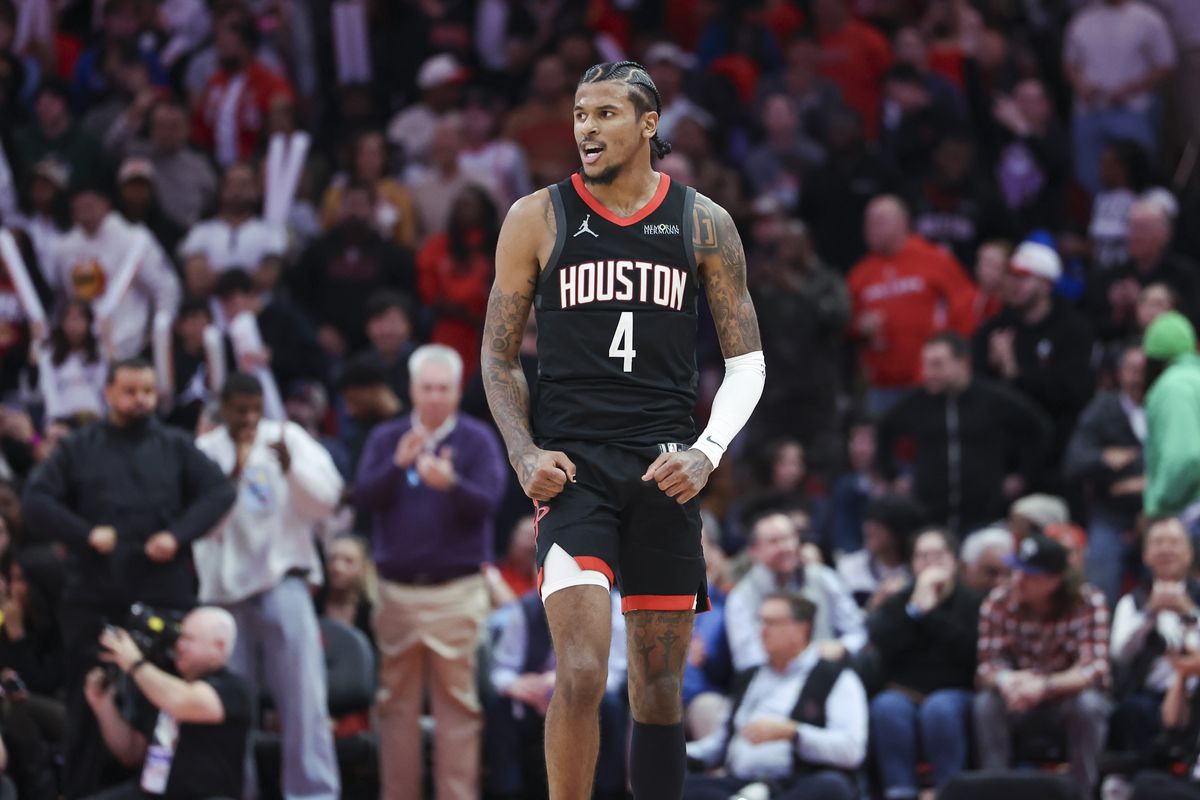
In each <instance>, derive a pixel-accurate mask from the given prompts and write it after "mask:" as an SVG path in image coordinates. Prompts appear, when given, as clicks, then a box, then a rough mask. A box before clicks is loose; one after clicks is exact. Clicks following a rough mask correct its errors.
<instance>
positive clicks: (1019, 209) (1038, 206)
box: [984, 78, 1071, 233]
mask: <svg viewBox="0 0 1200 800" xmlns="http://www.w3.org/2000/svg"><path fill="white" fill-rule="evenodd" d="M984 111H985V112H986V113H987V114H990V115H991V118H992V120H994V122H993V126H994V127H995V128H996V133H995V135H994V139H995V147H996V149H997V151H998V152H997V153H996V154H995V158H994V164H995V169H994V176H995V179H996V183H997V184H998V185H999V188H1000V193H1001V195H1002V196H1003V197H1004V201H1005V204H1006V205H1007V206H1008V209H1009V211H1010V212H1011V213H1012V214H1013V215H1014V216H1015V217H1016V220H1017V230H1018V231H1020V232H1021V233H1027V232H1029V231H1031V230H1033V229H1035V228H1047V229H1049V230H1052V231H1056V230H1060V229H1061V228H1062V222H1063V217H1064V216H1065V207H1064V206H1065V200H1066V189H1067V181H1068V180H1069V179H1070V177H1071V170H1070V166H1069V165H1070V159H1069V156H1068V152H1069V151H1068V143H1067V136H1066V134H1065V133H1064V132H1063V130H1062V126H1061V125H1060V124H1059V121H1058V118H1057V117H1056V115H1055V113H1054V105H1053V103H1052V102H1051V99H1050V97H1049V95H1048V94H1047V91H1046V85H1045V83H1043V82H1042V81H1040V80H1038V79H1036V78H1026V79H1024V80H1022V81H1020V82H1019V83H1017V84H1016V86H1014V87H1013V90H1012V93H1011V94H1008V95H1001V96H1000V97H999V98H997V99H996V101H995V102H994V103H992V104H990V105H989V107H988V108H986V109H985V110H984Z"/></svg>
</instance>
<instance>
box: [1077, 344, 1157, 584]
mask: <svg viewBox="0 0 1200 800" xmlns="http://www.w3.org/2000/svg"><path fill="white" fill-rule="evenodd" d="M1145 394H1146V355H1145V353H1143V352H1142V349H1141V348H1140V347H1138V346H1137V345H1130V346H1127V347H1126V348H1125V349H1124V350H1122V351H1121V355H1120V363H1119V366H1118V368H1117V388H1115V389H1110V390H1107V391H1101V392H1099V393H1098V394H1096V396H1095V397H1093V398H1092V400H1091V402H1089V403H1088V405H1087V408H1085V409H1084V410H1083V413H1082V414H1081V415H1080V417H1079V424H1078V425H1076V426H1075V432H1074V433H1073V434H1072V435H1071V441H1070V444H1069V445H1068V446H1067V454H1066V456H1065V458H1064V459H1063V476H1064V477H1065V478H1066V479H1067V480H1068V481H1072V482H1074V481H1086V482H1087V484H1088V486H1089V487H1090V489H1091V491H1090V493H1089V495H1088V499H1089V502H1088V512H1089V513H1088V517H1089V519H1090V522H1089V524H1088V562H1087V577H1088V580H1089V581H1091V583H1092V584H1093V585H1094V586H1095V587H1096V588H1098V589H1099V590H1100V591H1102V592H1104V595H1105V597H1107V598H1108V602H1109V605H1116V602H1117V599H1118V598H1119V597H1120V595H1121V585H1122V582H1123V580H1124V577H1125V575H1126V573H1127V571H1128V568H1129V567H1130V566H1132V565H1131V564H1130V563H1129V562H1130V561H1132V560H1133V556H1134V553H1135V552H1136V544H1135V536H1136V534H1135V527H1136V524H1137V516H1138V513H1139V512H1140V511H1141V508H1142V489H1143V488H1144V486H1145V482H1146V478H1145V475H1144V472H1145V469H1146V465H1145V459H1144V458H1143V455H1142V441H1143V440H1144V439H1145V436H1146V411H1145V409H1144V408H1143V407H1142V401H1143V399H1144V397H1145Z"/></svg>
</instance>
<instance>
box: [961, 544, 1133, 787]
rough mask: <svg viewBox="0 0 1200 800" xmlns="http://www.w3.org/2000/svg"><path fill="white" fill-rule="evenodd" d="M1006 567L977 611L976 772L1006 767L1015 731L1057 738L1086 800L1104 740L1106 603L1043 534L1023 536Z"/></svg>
mask: <svg viewBox="0 0 1200 800" xmlns="http://www.w3.org/2000/svg"><path fill="white" fill-rule="evenodd" d="M1011 563H1012V566H1013V570H1014V572H1013V577H1012V580H1011V582H1010V583H1009V584H1008V585H1005V586H1001V587H999V588H997V589H996V590H995V591H993V592H992V593H991V594H990V595H989V596H988V598H987V599H986V600H985V601H984V603H983V606H982V608H981V609H980V612H979V651H978V659H979V666H978V672H977V684H978V686H979V687H980V691H979V692H978V693H977V694H976V695H975V701H974V715H975V746H976V749H977V751H978V758H979V766H980V767H982V768H983V769H1008V768H1009V767H1011V766H1012V765H1013V763H1012V762H1013V758H1012V753H1013V732H1014V730H1015V729H1016V728H1017V727H1018V726H1022V725H1023V726H1026V729H1027V730H1032V729H1034V728H1032V727H1028V726H1036V729H1038V730H1044V729H1047V728H1049V729H1050V730H1058V731H1062V732H1063V733H1065V735H1066V744H1067V754H1068V757H1069V759H1070V762H1071V774H1072V776H1073V777H1074V779H1075V781H1076V782H1077V784H1078V785H1079V786H1080V787H1081V788H1082V789H1083V790H1084V791H1085V792H1087V796H1091V793H1092V792H1093V791H1094V790H1095V788H1096V786H1097V785H1098V782H1099V765H1098V761H1099V757H1100V753H1101V751H1102V750H1103V749H1104V745H1105V741H1106V737H1107V734H1108V714H1109V711H1110V703H1109V701H1108V699H1107V698H1106V697H1105V695H1104V692H1105V691H1106V690H1107V689H1108V684H1109V667H1108V639H1109V631H1108V619H1109V617H1108V606H1107V604H1106V603H1105V602H1104V596H1103V595H1102V594H1100V593H1099V592H1098V591H1096V590H1095V589H1093V588H1091V587H1089V586H1087V585H1086V584H1084V583H1083V582H1082V577H1081V576H1080V575H1079V574H1078V573H1076V572H1075V571H1073V570H1071V569H1070V567H1069V565H1068V554H1067V549H1066V548H1065V547H1063V546H1062V545H1061V544H1059V543H1058V542H1056V541H1054V540H1053V539H1051V538H1049V537H1047V536H1045V535H1042V534H1033V535H1031V536H1029V537H1027V538H1026V539H1024V540H1023V541H1022V542H1021V544H1020V545H1019V547H1018V549H1017V553H1016V555H1014V556H1012V557H1011Z"/></svg>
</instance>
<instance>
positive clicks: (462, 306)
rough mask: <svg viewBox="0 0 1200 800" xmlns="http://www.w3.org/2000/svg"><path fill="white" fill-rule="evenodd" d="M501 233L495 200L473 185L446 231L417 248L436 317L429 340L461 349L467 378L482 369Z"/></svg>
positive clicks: (424, 289) (420, 276)
mask: <svg viewBox="0 0 1200 800" xmlns="http://www.w3.org/2000/svg"><path fill="white" fill-rule="evenodd" d="M499 235H500V215H499V213H498V211H497V209H496V204H495V201H493V200H492V198H491V196H490V195H489V194H488V193H487V192H485V191H484V190H483V189H480V188H479V187H477V186H467V187H464V188H463V190H462V191H461V192H459V193H458V195H457V196H456V197H455V199H454V205H453V206H452V207H451V209H450V218H449V221H448V222H447V227H446V231H445V233H439V234H436V235H433V236H430V237H429V238H428V239H427V240H426V241H425V244H424V246H423V247H422V248H421V249H420V250H419V251H418V252H417V289H418V290H419V292H420V296H421V301H422V303H424V305H425V307H426V308H429V309H431V310H432V311H433V312H434V315H435V320H436V321H435V322H434V324H433V330H432V331H431V332H430V335H429V341H430V343H432V344H444V345H447V346H449V347H452V348H454V349H455V350H456V351H457V352H458V355H459V357H460V358H461V359H462V361H463V366H464V368H465V372H464V375H463V376H464V378H470V377H471V376H472V375H474V374H475V372H476V371H477V370H478V369H479V348H480V345H481V344H482V341H483V340H482V330H483V316H484V312H486V311H487V300H488V293H489V291H490V290H491V283H492V278H493V276H494V275H495V272H496V239H497V237H498V236H499Z"/></svg>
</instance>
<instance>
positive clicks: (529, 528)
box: [498, 516, 611, 674]
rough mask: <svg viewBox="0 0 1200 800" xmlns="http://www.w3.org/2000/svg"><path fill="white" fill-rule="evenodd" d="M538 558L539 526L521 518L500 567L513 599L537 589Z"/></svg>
mask: <svg viewBox="0 0 1200 800" xmlns="http://www.w3.org/2000/svg"><path fill="white" fill-rule="evenodd" d="M536 558H537V524H536V523H535V522H534V519H533V517H532V516H525V517H521V519H519V520H517V524H516V526H515V527H514V528H513V530H512V533H511V534H510V535H509V537H508V548H507V549H506V550H505V552H504V560H503V561H501V562H500V564H499V567H498V570H499V572H500V577H501V578H503V580H504V583H505V585H506V586H507V587H508V589H509V591H510V592H512V594H513V597H516V598H520V597H522V596H524V595H525V594H526V593H527V592H529V591H531V590H533V589H535V588H537V581H536V580H535V579H534V562H535V560H536ZM610 674H611V673H610Z"/></svg>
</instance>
